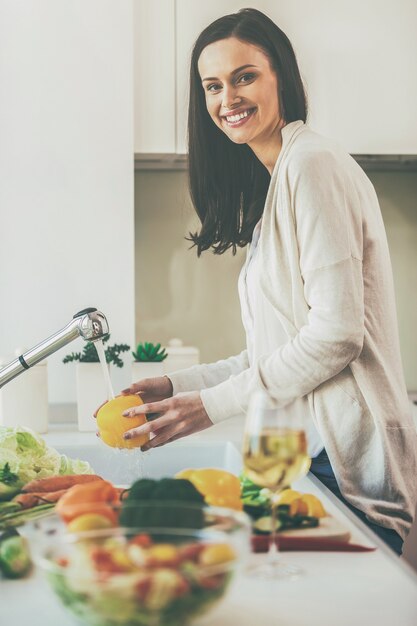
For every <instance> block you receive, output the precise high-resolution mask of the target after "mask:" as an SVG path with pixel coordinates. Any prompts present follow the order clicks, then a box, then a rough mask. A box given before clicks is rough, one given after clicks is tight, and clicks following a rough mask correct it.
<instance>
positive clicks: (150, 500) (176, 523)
mask: <svg viewBox="0 0 417 626" xmlns="http://www.w3.org/2000/svg"><path fill="white" fill-rule="evenodd" d="M182 505H183V506H182ZM187 505H190V506H189V507H188V506H187ZM204 505H205V502H204V497H203V496H202V495H201V493H200V492H199V491H197V489H196V488H195V487H194V485H193V484H192V483H191V482H190V481H189V480H184V479H179V478H162V479H160V480H151V479H148V478H142V479H140V480H137V481H136V482H135V483H133V485H132V486H131V488H130V489H129V495H128V496H127V498H125V500H123V504H122V510H121V514H120V524H121V526H125V527H127V528H203V526H204V512H203V507H204Z"/></svg>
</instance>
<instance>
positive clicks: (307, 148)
mask: <svg viewBox="0 0 417 626" xmlns="http://www.w3.org/2000/svg"><path fill="white" fill-rule="evenodd" d="M262 221H263V224H262V231H261V237H260V240H259V254H260V262H261V263H262V265H263V267H264V268H265V270H264V273H263V276H262V282H261V288H262V289H263V292H264V294H265V297H266V298H267V299H268V300H269V302H270V303H271V305H272V306H273V307H274V308H275V310H276V313H277V315H278V316H279V318H280V320H281V323H282V325H283V327H284V329H285V332H286V334H287V337H288V340H287V342H286V343H285V344H284V345H283V346H281V347H280V348H279V349H276V350H274V351H273V352H272V353H271V354H269V355H265V356H262V357H260V358H259V359H258V360H257V361H256V362H255V363H254V364H252V366H251V367H249V363H248V358H247V351H244V352H242V353H241V354H240V355H238V356H236V357H231V358H229V359H226V360H222V361H219V362H217V363H212V364H208V365H197V366H194V367H192V368H189V369H187V370H182V371H180V372H176V373H173V374H169V377H170V379H171V380H172V383H173V387H174V393H178V392H184V391H192V390H197V389H199V390H201V399H202V402H203V404H204V407H205V409H206V411H207V413H208V415H209V417H210V419H211V420H212V421H213V422H214V423H215V422H219V421H221V420H224V419H227V418H229V417H231V416H233V415H236V414H241V413H242V412H244V411H245V409H246V408H247V405H248V400H249V397H250V395H251V393H252V392H253V391H254V390H256V389H259V388H267V389H268V390H269V391H270V392H271V393H272V394H273V396H274V397H275V398H276V399H277V400H278V401H279V403H280V404H281V406H285V405H288V404H289V403H291V402H293V401H294V400H295V399H296V398H300V397H303V396H307V398H308V402H309V406H310V411H311V415H312V416H313V419H314V420H315V424H316V427H317V429H318V431H319V433H320V436H321V438H322V440H323V443H324V446H325V448H326V451H327V454H328V455H329V459H330V462H331V464H332V467H333V471H334V473H335V476H336V479H337V482H338V484H339V487H340V490H341V492H342V493H343V495H344V497H345V498H346V499H347V500H348V501H349V502H350V503H351V504H352V505H354V506H356V507H357V508H359V509H361V510H362V511H363V512H364V513H365V514H366V515H367V517H368V518H369V519H370V520H371V521H372V522H374V523H376V524H379V525H381V526H384V527H387V528H392V529H394V530H396V531H397V532H398V533H399V534H400V535H401V536H402V537H403V538H404V537H405V536H406V534H407V532H408V530H409V529H410V526H411V523H412V519H413V515H414V511H415V505H416V501H417V488H416V485H417V480H416V478H417V435H416V432H415V428H414V424H413V422H412V418H411V414H410V410H409V404H408V399H407V393H406V388H405V383H404V377H403V371H402V364H401V356H400V350H399V340H398V328H397V317H396V310H395V298H394V288H393V280H392V270H391V263H390V257H389V251H388V245H387V240H386V235H385V229H384V225H383V221H382V216H381V212H380V208H379V204H378V199H377V197H376V194H375V190H374V188H373V186H372V184H371V182H370V180H369V179H368V177H367V176H366V175H365V173H364V172H363V170H362V169H361V168H360V166H359V165H358V164H357V163H356V161H355V160H354V159H353V158H352V157H351V156H350V155H349V154H347V153H346V152H345V151H344V150H342V149H341V148H340V147H339V146H338V145H337V144H336V143H335V142H333V141H331V140H329V139H326V138H324V137H322V136H320V135H318V134H317V133H315V132H313V131H312V130H311V129H310V128H309V127H308V126H306V125H305V124H304V123H303V122H302V121H296V122H291V123H290V124H288V125H287V126H285V127H284V128H283V129H282V148H281V151H280V154H279V157H278V159H277V162H276V164H275V167H274V170H273V172H272V176H271V182H270V186H269V190H268V195H267V198H266V202H265V209H264V213H263V218H262ZM259 332H262V329H259Z"/></svg>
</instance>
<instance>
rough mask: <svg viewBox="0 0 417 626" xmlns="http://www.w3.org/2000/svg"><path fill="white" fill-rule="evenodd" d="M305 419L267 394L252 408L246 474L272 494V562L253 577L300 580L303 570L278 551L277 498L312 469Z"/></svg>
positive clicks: (256, 399)
mask: <svg viewBox="0 0 417 626" xmlns="http://www.w3.org/2000/svg"><path fill="white" fill-rule="evenodd" d="M303 422H304V420H303V416H302V415H300V414H297V413H296V412H295V411H291V410H289V409H286V408H279V407H278V405H277V402H276V401H275V400H274V399H273V398H272V397H271V395H269V394H268V393H267V392H264V391H260V392H256V393H255V394H253V396H252V398H251V400H250V403H249V408H248V413H247V417H246V423H245V432H244V439H243V463H244V473H245V475H246V476H247V477H248V478H249V479H250V480H252V482H254V483H255V484H256V485H259V486H261V487H267V488H268V489H269V490H270V491H271V493H272V496H271V525H272V528H271V534H270V541H269V550H268V558H267V559H266V562H264V563H262V564H260V565H256V566H254V567H253V568H251V570H250V572H249V573H250V574H254V575H256V576H262V577H264V578H286V579H291V578H296V577H297V576H298V575H299V574H300V573H301V570H300V568H298V567H295V566H292V565H288V564H285V563H283V562H282V560H281V558H280V557H279V554H278V551H279V542H278V548H277V542H276V539H277V534H276V525H277V504H278V503H277V496H278V494H279V493H280V491H282V490H283V489H284V488H285V487H289V486H290V485H291V483H292V482H293V481H295V480H297V479H298V478H301V477H302V476H305V475H306V474H307V472H308V470H309V468H310V458H309V456H308V454H307V439H306V434H305V431H304V428H303V425H304V424H303Z"/></svg>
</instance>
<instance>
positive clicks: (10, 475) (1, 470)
mask: <svg viewBox="0 0 417 626" xmlns="http://www.w3.org/2000/svg"><path fill="white" fill-rule="evenodd" d="M20 485H21V483H20V480H19V476H18V475H17V474H15V473H14V472H12V471H11V469H10V464H9V463H5V464H4V465H3V467H0V500H9V499H10V498H12V497H13V496H14V495H16V494H17V493H19V488H20Z"/></svg>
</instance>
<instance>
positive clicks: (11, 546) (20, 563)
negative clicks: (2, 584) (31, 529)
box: [0, 532, 32, 578]
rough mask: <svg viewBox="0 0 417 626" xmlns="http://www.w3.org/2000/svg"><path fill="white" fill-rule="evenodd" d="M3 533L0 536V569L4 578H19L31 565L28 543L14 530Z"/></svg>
mask: <svg viewBox="0 0 417 626" xmlns="http://www.w3.org/2000/svg"><path fill="white" fill-rule="evenodd" d="M5 535H6V536H5V538H3V537H4V536H3V537H1V538H0V570H1V571H2V573H3V574H4V576H6V578H21V577H22V576H25V575H26V574H27V573H28V572H29V570H30V569H31V567H32V561H31V559H30V553H29V546H28V543H27V541H26V539H24V538H23V537H21V536H20V535H19V534H17V533H16V532H12V533H5Z"/></svg>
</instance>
